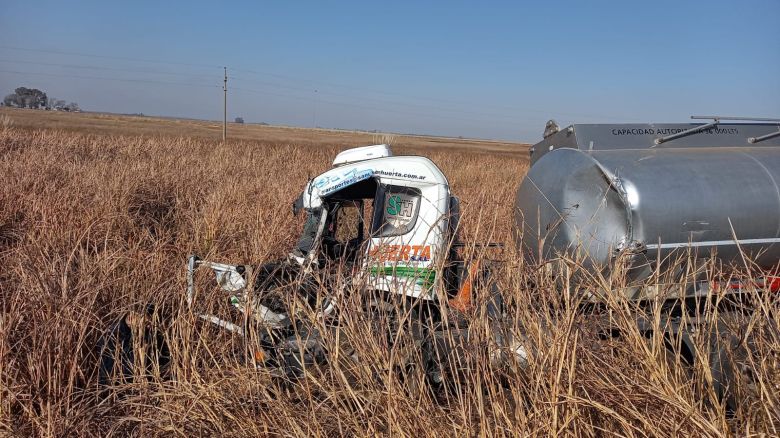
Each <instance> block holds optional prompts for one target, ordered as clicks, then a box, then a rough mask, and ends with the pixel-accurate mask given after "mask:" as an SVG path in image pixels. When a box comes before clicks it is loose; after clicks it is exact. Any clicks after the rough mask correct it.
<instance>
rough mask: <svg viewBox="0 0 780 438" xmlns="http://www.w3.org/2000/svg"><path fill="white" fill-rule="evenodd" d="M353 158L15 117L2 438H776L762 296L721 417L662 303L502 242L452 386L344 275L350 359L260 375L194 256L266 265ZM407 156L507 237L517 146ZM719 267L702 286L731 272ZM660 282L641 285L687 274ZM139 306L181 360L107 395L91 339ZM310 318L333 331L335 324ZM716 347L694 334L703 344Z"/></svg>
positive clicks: (8, 148) (2, 164)
mask: <svg viewBox="0 0 780 438" xmlns="http://www.w3.org/2000/svg"><path fill="white" fill-rule="evenodd" d="M340 149H341V145H339V144H327V143H324V144H320V145H310V144H306V145H300V144H295V143H285V142H279V141H275V142H263V141H239V142H235V143H231V144H229V145H227V146H224V145H221V144H219V143H217V142H215V141H210V140H207V139H192V138H185V137H182V138H154V137H148V138H142V137H134V136H115V135H107V134H102V135H87V134H78V133H66V132H61V131H54V130H25V129H19V128H14V127H13V126H11V125H10V124H9V125H8V126H4V127H3V129H2V131H0V175H2V176H1V177H0V178H1V182H2V184H0V266H2V268H0V299H2V315H0V427H1V428H2V430H3V431H4V432H6V433H8V434H12V435H40V436H75V435H92V436H94V435H98V436H108V435H127V434H130V435H140V436H157V435H159V436H169V435H184V436H190V435H216V434H221V435H225V436H257V435H284V436H311V435H313V436H336V435H339V436H340V435H348V436H355V435H357V436H366V435H400V436H441V435H447V436H449V435H513V436H515V435H564V434H566V435H577V436H579V435H586V436H594V435H603V434H605V433H609V434H617V435H631V436H636V435H649V436H666V435H708V436H716V435H725V434H731V433H736V434H739V435H752V434H765V435H775V436H776V435H777V434H778V433H777V427H778V424H779V421H778V420H779V419H780V403H778V398H777V397H778V396H777V393H778V384H780V375H779V374H778V369H779V368H778V363H777V360H778V357H780V356H778V353H780V349H779V347H780V340H778V332H777V323H778V320H777V318H778V317H777V315H778V312H777V310H778V302H777V299H776V298H775V297H773V296H768V295H765V294H755V295H751V297H752V298H753V300H754V301H753V302H751V303H750V304H751V306H752V307H753V308H755V309H758V310H756V311H751V312H747V311H746V312H744V314H742V315H741V316H738V317H735V319H736V321H734V330H735V333H737V331H739V330H749V331H750V340H751V341H750V349H749V352H750V354H749V355H748V356H746V357H745V358H743V360H742V362H741V363H742V366H743V372H742V373H741V374H740V375H741V376H743V377H741V380H740V382H739V383H738V385H737V386H736V387H734V388H732V390H733V391H734V392H737V393H738V394H739V396H740V401H741V403H740V404H739V406H738V408H737V410H736V411H735V412H733V413H729V412H727V409H726V405H725V403H723V402H722V401H721V400H720V399H719V398H718V396H717V395H716V394H714V392H713V391H712V389H711V387H712V385H711V381H712V376H711V375H710V373H709V371H708V367H707V366H706V363H696V364H694V366H693V367H681V366H679V364H675V359H674V357H671V358H670V355H669V354H668V353H667V349H666V348H663V340H662V339H661V340H660V341H659V339H653V338H658V336H659V333H662V330H659V327H657V325H658V324H660V322H659V321H660V320H659V318H658V316H659V315H660V314H661V312H662V309H661V307H660V304H658V305H649V306H645V307H644V308H641V309H640V308H637V306H636V305H635V304H633V303H630V302H628V301H625V300H622V299H620V298H616V296H617V294H613V295H610V296H611V297H613V298H611V299H610V300H608V302H607V303H606V304H604V305H603V306H600V307H597V308H592V309H590V310H589V311H583V306H582V304H583V303H582V302H581V297H580V295H577V294H573V293H571V294H569V293H561V292H560V291H561V290H563V289H562V287H561V281H562V279H561V278H560V277H558V278H555V279H553V278H550V277H548V276H547V275H546V274H545V271H544V270H542V269H536V267H533V266H526V265H525V264H524V263H523V262H522V261H521V259H520V258H519V257H517V255H516V254H514V253H513V251H512V250H511V249H509V248H507V249H506V250H505V251H504V252H499V253H497V254H493V253H491V254H482V255H480V256H479V257H483V258H500V259H501V260H502V261H503V267H502V268H501V269H500V270H499V271H498V274H497V275H498V276H497V281H498V283H499V285H500V290H501V291H502V294H503V295H504V299H505V301H506V304H507V313H508V315H507V318H506V320H505V321H504V322H503V323H502V324H500V325H499V326H495V325H490V324H489V321H488V320H487V318H486V317H485V312H484V306H482V307H478V308H477V309H475V310H474V311H473V312H470V313H469V314H467V315H465V316H464V317H463V321H462V322H461V327H462V330H463V332H468V335H469V339H468V342H467V343H465V345H464V346H463V349H464V351H463V353H462V354H461V355H453V356H452V357H451V358H449V359H450V360H448V361H443V365H442V367H443V368H444V370H443V371H445V375H446V377H445V383H444V384H443V385H438V386H437V385H427V384H424V382H423V379H424V374H423V373H422V372H421V370H420V369H408V368H404V367H405V365H406V364H408V363H409V358H412V359H413V360H412V362H414V359H417V360H418V361H419V360H422V358H421V357H419V354H420V353H419V348H417V347H418V346H416V345H415V344H414V342H413V339H411V337H410V336H409V332H410V331H411V330H413V329H415V328H414V327H413V324H411V323H410V322H408V320H407V321H406V322H405V323H401V324H398V326H397V327H395V328H393V329H392V330H393V331H392V334H393V335H394V337H395V338H396V341H395V342H394V343H393V344H392V345H390V344H388V342H387V336H386V332H387V330H386V327H385V328H382V327H380V328H377V327H378V326H377V322H376V321H375V320H374V319H371V318H368V317H366V316H365V315H363V314H362V313H361V312H359V311H358V310H357V309H358V308H359V303H358V302H357V301H355V300H358V301H359V299H358V298H356V297H359V296H360V294H359V291H353V292H355V293H352V294H347V293H346V292H348V291H349V287H345V288H338V287H334V288H333V289H332V290H331V291H330V292H333V293H336V294H337V297H339V298H341V299H342V304H341V306H342V308H341V314H342V315H345V316H344V317H343V321H342V324H343V326H344V329H343V331H342V332H341V333H340V335H339V336H340V337H339V338H338V339H336V338H333V337H328V338H327V339H326V343H328V344H329V346H330V347H331V350H332V351H334V352H338V353H339V354H340V356H339V355H338V354H337V355H335V356H336V357H333V358H332V360H331V363H330V364H329V365H328V366H327V367H320V368H316V369H308V370H307V372H306V373H305V375H304V377H303V378H301V379H298V380H289V381H281V382H280V380H279V379H278V378H275V377H274V376H273V375H272V373H271V372H270V371H269V370H266V369H263V368H260V369H255V368H254V367H252V366H250V365H249V364H248V361H247V359H246V358H245V356H246V355H245V354H244V353H245V351H244V350H243V344H242V343H241V342H240V341H239V340H238V339H236V338H235V337H231V336H229V335H228V334H226V333H225V332H223V331H220V330H218V329H216V328H215V327H212V326H208V325H205V324H201V323H198V321H197V320H196V318H194V317H193V315H192V313H190V312H188V311H187V310H186V307H185V306H184V304H183V296H184V287H185V269H184V268H185V261H186V257H187V256H188V255H189V254H192V253H197V254H199V255H201V256H204V257H206V258H209V259H215V260H220V261H225V262H233V263H242V262H255V263H257V262H261V261H265V260H269V259H273V258H278V257H281V256H283V255H284V254H285V253H286V252H287V250H288V249H289V248H290V247H291V246H292V245H293V243H294V242H295V239H296V237H297V232H298V230H299V228H300V224H299V223H297V221H296V220H294V219H293V217H292V215H291V212H290V203H291V202H292V200H293V198H294V197H295V196H296V195H297V194H298V193H297V191H298V190H299V189H300V188H301V187H303V185H304V183H305V182H306V181H307V179H308V178H309V177H311V176H314V175H316V174H318V173H320V172H321V171H323V170H324V169H325V168H327V167H328V165H329V163H330V160H332V157H333V156H334V155H335V153H336V152H338V151H339V150H340ZM396 151H397V152H402V153H404V152H405V153H420V154H424V155H427V156H429V157H430V158H432V159H433V160H434V161H435V162H436V163H437V164H439V165H440V167H442V169H443V170H444V172H445V174H446V175H448V177H449V178H450V183H451V186H452V188H453V191H454V192H455V193H457V194H458V195H459V196H460V197H461V198H462V200H463V207H462V210H463V219H462V225H463V234H464V236H465V237H466V239H467V240H468V241H469V242H476V241H479V242H485V241H500V242H506V243H508V242H509V239H510V232H509V230H510V226H511V202H512V199H513V193H514V190H515V188H516V187H517V184H518V183H519V181H520V179H521V177H522V175H523V174H524V172H525V169H526V167H527V161H526V160H525V159H524V156H520V155H519V154H518V156H513V155H507V154H490V153H485V152H479V151H476V152H469V151H467V150H457V151H448V150H445V149H435V150H419V149H414V148H404V145H403V144H398V145H396ZM523 155H524V154H523ZM570 268H571V269H570V270H569V271H567V272H569V273H570V277H566V276H564V278H563V281H564V282H566V280H567V278H570V279H571V281H577V282H579V283H580V286H581V287H582V288H588V289H599V290H602V291H610V290H618V289H620V288H621V287H623V286H624V285H623V284H622V283H621V280H620V278H599V277H591V278H584V277H583V275H579V273H578V272H579V271H578V268H577V265H576V262H574V261H572V262H571V264H570ZM710 268H712V269H711V272H710V274H709V276H710V277H715V276H717V274H718V272H720V271H724V269H723V268H721V267H718V269H714V265H713V266H710ZM739 269H740V268H737V270H739ZM730 274H731V271H730V270H728V272H726V273H725V274H724V275H730ZM665 275H666V274H664V273H659V275H658V277H657V278H652V279H650V280H649V281H650V282H655V283H663V284H668V283H671V284H679V282H680V281H681V278H680V276H679V275H678V276H675V277H674V278H671V277H668V276H665ZM668 275H671V274H668ZM667 277H668V278H667ZM685 279H686V278H682V280H685ZM688 280H690V278H688ZM201 281H204V282H205V279H203V278H201ZM336 281H337V282H338V281H340V280H338V279H337V280H336ZM532 285H533V286H532ZM571 289H573V288H569V290H571ZM203 290H205V291H212V292H213V293H211V294H209V295H208V296H205V297H202V298H203V299H202V300H201V301H200V302H199V305H201V306H205V308H209V309H212V310H214V311H215V312H219V311H221V310H220V309H223V308H224V307H225V305H226V303H225V297H224V296H223V295H220V294H219V293H218V292H216V291H214V289H213V288H212V289H209V288H207V287H204V288H203ZM334 291H336V292H334ZM323 292H324V291H323ZM477 293H478V294H481V296H485V291H477ZM146 303H155V304H156V305H157V307H156V308H157V309H163V310H159V311H158V312H157V313H155V314H153V315H149V316H145V317H144V319H145V321H141V322H143V323H145V324H152V325H156V326H158V327H161V328H164V333H165V336H166V337H167V339H168V342H169V345H170V348H171V356H172V363H171V366H170V370H169V371H167V372H166V373H165V375H161V373H160V370H158V369H156V368H154V367H153V368H151V369H150V370H149V371H148V373H147V374H148V375H147V376H143V378H140V377H141V376H138V377H139V378H136V379H135V380H134V381H133V382H132V383H126V384H124V385H118V386H116V387H113V388H110V389H108V390H105V389H104V388H101V387H100V386H99V385H98V375H97V358H96V355H97V341H98V338H99V336H100V334H101V332H102V331H103V330H104V329H105V328H106V327H107V326H108V325H109V324H110V323H111V322H112V321H115V320H116V319H117V318H118V317H119V316H121V315H123V314H125V313H126V312H128V311H130V310H134V309H135V310H138V309H142V308H143V306H144V305H145V304H146ZM659 303H660V301H659ZM651 304H652V303H651ZM721 307H722V306H720V307H719V306H714V305H705V306H703V308H702V310H701V317H702V321H703V324H707V323H710V324H712V323H714V321H716V318H715V316H714V314H715V313H717V312H718V311H719V309H721ZM402 310H407V309H402ZM140 313H141V314H143V312H140ZM163 313H165V314H166V316H168V317H169V318H170V319H168V320H167V322H163V321H161V317H162V314H163ZM639 314H643V315H648V318H649V320H650V321H651V327H653V326H652V324H653V321H654V323H655V324H656V326H655V327H654V328H655V331H654V332H653V333H655V334H651V335H650V336H648V334H647V332H640V330H638V329H637V325H636V323H635V320H636V316H637V315H639ZM605 316H606V317H607V318H608V319H609V320H610V321H611V324H610V325H607V326H606V327H605V325H604V324H603V321H604V320H605ZM382 317H383V316H382V315H380V320H381V318H382ZM453 317H454V315H453ZM683 318H687V316H685V315H683ZM310 324H311V325H312V326H314V327H319V328H322V329H323V330H326V327H324V325H323V322H322V321H316V320H313V321H310ZM495 330H501V331H503V332H507V333H511V334H514V335H515V336H519V334H521V333H522V335H523V336H525V338H524V339H525V342H526V345H527V346H528V350H529V357H528V363H527V364H525V365H524V364H521V363H519V362H517V361H513V360H510V361H508V362H506V363H504V364H502V365H500V366H499V365H495V364H494V363H491V360H490V355H491V354H492V348H491V345H492V342H493V341H492V336H491V334H492V333H493V332H494V331H495ZM605 331H606V332H609V333H610V334H612V333H613V332H619V336H617V337H612V336H611V335H610V336H605ZM446 335H447V336H454V335H455V333H454V332H451V333H446ZM705 337H706V335H705V334H703V335H701V336H700V337H699V338H700V339H697V340H696V345H697V346H698V347H699V348H701V350H702V351H706V349H707V347H706V344H707V342H705V341H706V339H705ZM138 347H143V346H142V345H139V346H138ZM138 351H139V352H140V351H143V348H139V350H138ZM353 356H354V357H357V358H359V360H358V361H355V360H353V359H352V357H353ZM674 365H677V366H674ZM399 369H402V370H401V372H399V371H398V370H399ZM139 372H140V371H139ZM144 372H145V371H144Z"/></svg>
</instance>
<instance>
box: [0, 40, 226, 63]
mask: <svg viewBox="0 0 780 438" xmlns="http://www.w3.org/2000/svg"><path fill="white" fill-rule="evenodd" d="M0 49H8V50H18V51H22V52H39V53H52V54H56V55H68V56H83V57H86V58H102V59H116V60H120V61H133V62H145V63H150V64H169V65H184V66H188V67H203V68H221V67H222V66H220V65H211V64H193V63H185V62H173V61H160V60H154V59H143V58H130V57H125V56H111V55H96V54H92V53H79V52H67V51H62V50H48V49H32V48H27V47H17V46H6V45H0Z"/></svg>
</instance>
